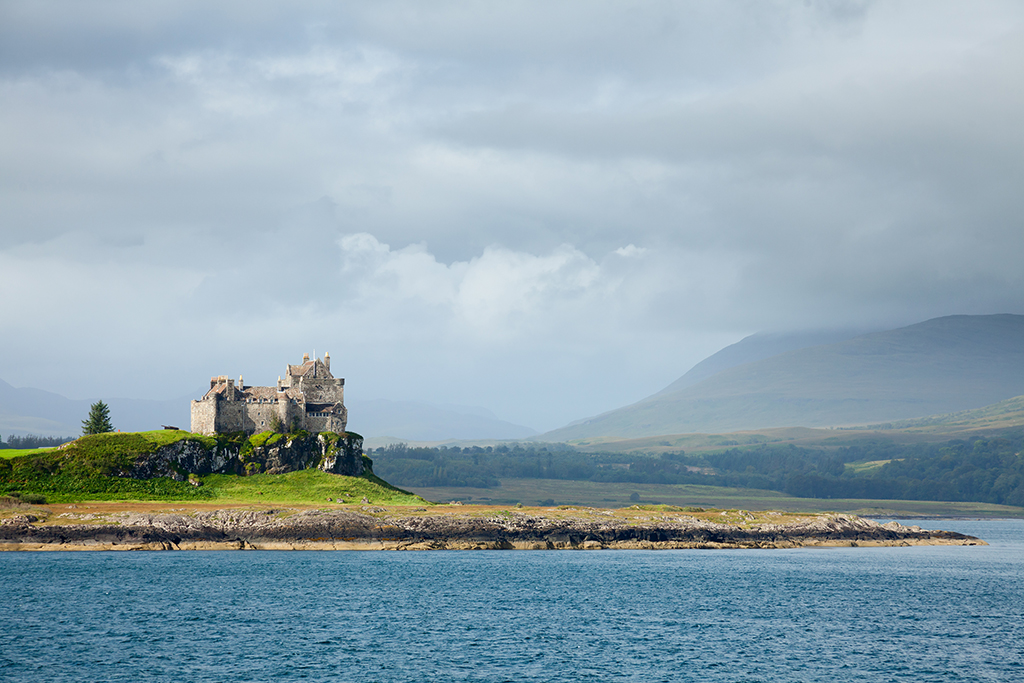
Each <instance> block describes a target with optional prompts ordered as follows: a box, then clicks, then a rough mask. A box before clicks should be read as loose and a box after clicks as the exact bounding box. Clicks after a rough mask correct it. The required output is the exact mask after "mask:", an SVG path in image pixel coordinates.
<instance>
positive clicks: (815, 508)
mask: <svg viewBox="0 0 1024 683" xmlns="http://www.w3.org/2000/svg"><path fill="white" fill-rule="evenodd" d="M411 490H412V491H413V493H416V494H419V495H420V496H423V497H424V498H426V499H427V500H432V501H435V502H448V501H453V500H458V501H461V502H463V503H473V504H485V505H515V504H516V503H522V504H523V505H542V504H546V505H551V504H554V505H586V506H591V507H605V508H619V507H627V506H629V505H633V504H635V503H640V504H648V505H651V504H666V505H677V506H680V507H688V506H695V507H706V508H720V509H743V510H787V511H792V512H825V511H832V512H849V513H854V514H859V515H866V516H873V517H889V516H902V517H989V518H999V517H1013V518H1021V517H1024V508H1018V507H1011V506H1008V505H993V504H989V503H960V502H945V501H938V502H935V501H921V500H865V499H859V500H858V499H845V500H843V499H820V498H794V497H791V496H787V495H785V494H782V493H778V492H776V491H763V490H759V489H734V488H725V487H717V486H689V485H668V484H620V483H603V482H591V481H564V480H555V479H506V480H503V481H502V486H501V487H499V488H490V489H476V488H462V487H459V488H456V487H449V488H425V487H412V488H411ZM633 494H636V495H635V497H634V495H633Z"/></svg>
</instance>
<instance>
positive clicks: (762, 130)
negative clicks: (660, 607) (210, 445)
mask: <svg viewBox="0 0 1024 683" xmlns="http://www.w3.org/2000/svg"><path fill="white" fill-rule="evenodd" d="M1021 121H1024V4H1022V3H1019V2H976V3H963V2H943V1H941V0H939V1H935V0H927V1H920V2H900V1H894V2H878V3H875V2H859V1H843V0H837V1H834V2H813V1H810V2H802V3H800V2H770V1H761V0H757V1H754V0H750V1H747V2H743V1H737V2H722V1H719V0H715V1H709V2H657V1H651V2H600V1H598V2H595V1H593V0H584V1H579V2H573V1H565V2H548V1H544V2H516V3H497V2H491V1H481V2H470V1H467V2H451V3H448V2H432V3H422V2H390V1H387V0H374V1H373V2H363V3H357V2H353V3H337V2H333V1H325V2H304V3H283V2H282V3H269V2H258V1H256V2H253V1H250V0H246V1H245V2H224V3H208V2H188V1H183V0H175V1H173V2H163V1H160V0H153V1H149V2H144V3H139V2H89V1H83V2H74V3H67V2H50V1H47V0H33V2H28V3H26V2H15V1H13V0H0V321H2V322H0V379H3V380H4V381H6V382H8V383H10V384H12V385H14V386H31V387H37V388H42V389H47V390H50V391H54V392H57V393H61V394H63V395H65V396H68V397H70V398H102V397H129V398H152V399H166V398H172V397H178V396H186V395H191V394H195V395H194V396H193V398H198V394H199V393H200V392H201V390H202V389H203V387H204V386H209V385H208V379H209V377H210V376H211V375H221V374H227V375H229V376H232V377H237V376H239V375H244V377H245V381H246V383H247V384H272V383H273V382H275V381H276V379H277V376H278V375H280V374H282V373H283V371H284V366H285V364H286V363H297V362H299V361H300V360H301V356H302V354H303V353H310V354H313V353H314V352H315V353H316V355H318V356H322V355H323V353H324V352H325V351H326V352H329V353H330V354H331V358H332V369H333V370H334V374H335V375H337V376H343V377H345V378H346V396H347V397H348V398H350V399H375V398H388V399H393V400H416V401H424V402H428V403H433V404H436V405H443V404H458V405H467V406H480V407H484V408H487V409H489V410H491V411H493V412H494V413H495V414H496V415H498V416H499V417H501V418H503V419H506V420H509V421H512V422H515V423H518V424H524V425H527V426H530V427H532V428H534V429H537V430H547V429H553V428H556V427H559V426H562V425H564V424H565V423H567V422H569V421H571V420H575V419H580V418H584V417H587V416H590V415H594V414H597V413H600V412H603V411H606V410H610V409H613V408H617V407H620V406H623V405H626V404H628V403H632V402H634V401H637V400H639V399H641V398H643V397H645V396H647V395H649V394H651V393H654V392H656V391H658V390H660V389H662V388H664V387H665V386H667V385H668V384H670V383H671V382H672V381H674V380H675V379H676V378H678V377H679V376H680V375H682V374H683V373H685V372H686V371H687V370H688V369H689V368H690V367H692V366H693V365H694V364H695V363H697V362H698V361H700V360H702V359H703V358H705V357H706V356H708V355H710V354H712V353H714V352H715V351H717V350H719V349H720V348H722V347H724V346H726V345H728V344H731V343H733V342H735V341H738V340H739V339H741V338H743V337H744V336H746V335H749V334H751V333H755V332H759V331H777V332H778V331H797V330H812V329H825V328H838V327H843V328H847V327H864V328H866V327H871V328H880V327H896V326H901V325H906V324H911V323H915V322H919V321H922V320H925V319H928V318H933V317H937V316H941V315H950V314H988V313H1024V259H1022V257H1024V191H1022V190H1024V127H1022V126H1021ZM357 423H358V416H357V415H355V414H352V415H350V424H351V426H352V427H353V428H354V429H357Z"/></svg>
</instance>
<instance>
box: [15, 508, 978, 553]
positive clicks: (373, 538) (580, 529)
mask: <svg viewBox="0 0 1024 683" xmlns="http://www.w3.org/2000/svg"><path fill="white" fill-rule="evenodd" d="M90 521H91V520H90ZM106 522H107V523H105V524H60V525H52V524H33V523H31V522H30V521H28V519H27V518H26V517H24V516H19V517H18V518H11V520H10V521H9V522H8V523H6V524H4V525H2V526H0V548H3V549H8V550H64V549H66V550H81V549H112V550H116V549H207V548H209V549H215V548H217V549H220V548H239V549H241V548H246V549H381V550H419V549H475V548H479V549H602V548H708V549H710V548H795V547H806V546H879V545H888V546H895V545H984V544H985V542H984V541H981V540H979V539H977V538H974V537H971V536H965V535H963V534H958V533H953V532H948V531H925V530H922V529H920V528H919V527H906V526H902V525H900V524H898V523H896V522H890V523H888V524H878V523H876V522H873V521H871V520H867V519H862V518H859V517H854V516H850V515H818V516H815V517H811V518H808V519H806V520H804V521H800V522H797V523H793V524H761V525H756V526H750V527H749V528H746V527H742V526H737V525H730V524H724V523H717V522H708V521H703V520H698V519H694V518H674V519H673V518H664V519H650V520H648V521H645V522H643V523H640V524H638V523H636V522H635V520H634V521H630V520H627V519H622V518H615V517H603V518H601V519H592V518H589V517H575V518H561V517H558V518H555V517H545V516H539V515H530V514H520V513H514V514H506V515H496V516H492V517H486V518H482V517H472V516H469V515H460V514H458V513H452V512H443V513H439V514H433V515H430V514H428V515H413V516H409V515H401V514H396V513H394V512H393V511H392V512H388V511H386V510H383V509H380V508H377V509H370V508H367V509H365V510H363V511H358V512H357V511H350V510H304V511H298V512H296V511H293V510H216V511H213V512H195V513H192V514H139V513H119V514H117V515H113V516H111V517H109V518H107V520H106Z"/></svg>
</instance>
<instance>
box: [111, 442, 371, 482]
mask: <svg viewBox="0 0 1024 683" xmlns="http://www.w3.org/2000/svg"><path fill="white" fill-rule="evenodd" d="M371 466H372V463H371V461H370V459H369V458H366V457H365V456H363V439H362V437H360V436H357V435H355V434H335V433H333V432H321V433H319V434H308V435H304V436H289V435H274V436H272V437H270V438H268V439H266V440H265V441H263V442H255V443H254V442H253V441H252V440H250V441H247V442H245V443H244V444H235V443H227V444H218V445H215V446H213V447H208V446H206V445H204V444H203V443H202V442H201V441H198V440H193V439H183V440H182V441H177V442H175V443H172V444H169V445H167V446H161V447H160V448H158V449H157V450H156V451H155V452H153V453H145V454H140V455H139V456H138V457H137V458H136V460H135V464H134V466H133V467H132V468H131V469H128V470H125V471H122V472H120V473H119V475H120V476H123V477H131V478H133V479H150V478H153V477H171V478H172V479H176V480H178V481H185V480H186V479H187V478H188V475H189V474H241V475H245V474H259V473H267V474H284V473H285V472H295V471H297V470H306V469H310V468H313V467H316V468H317V469H320V470H322V471H324V472H330V473H332V474H344V475H348V476H351V477H358V476H360V475H362V474H363V473H364V472H366V471H369V470H370V468H371Z"/></svg>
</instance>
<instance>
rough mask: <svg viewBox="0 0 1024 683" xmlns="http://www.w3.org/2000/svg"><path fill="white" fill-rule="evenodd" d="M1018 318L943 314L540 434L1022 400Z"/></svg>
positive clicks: (745, 426)
mask: <svg viewBox="0 0 1024 683" xmlns="http://www.w3.org/2000/svg"><path fill="white" fill-rule="evenodd" d="M1022 339H1024V316H1020V315H990V316H950V317H945V318H936V319H934V320H929V321H926V322H923V323H919V324H917V325H911V326H909V327H904V328H900V329H896V330H888V331H884V332H876V333H872V334H866V335H861V336H858V337H855V338H853V339H849V340H846V341H842V342H838V343H833V344H825V345H819V346H813V347H809V348H803V349H797V350H793V351H788V352H786V353H782V354H779V355H776V356H772V357H770V358H765V359H762V360H758V361H754V362H751V363H745V364H742V365H738V366H735V367H730V368H727V369H725V370H722V371H721V372H718V373H716V374H714V375H712V376H711V377H708V378H707V379H704V380H702V381H699V382H697V383H696V384H692V385H689V386H683V387H682V388H681V389H679V390H676V391H671V390H670V389H671V387H670V388H669V390H666V391H663V392H660V393H658V394H655V395H654V396H651V397H648V398H646V399H644V400H642V401H640V402H638V403H635V404H633V405H631V406H627V407H625V408H621V409H618V410H614V411H611V412H608V413H605V414H603V415H599V416H596V417H593V418H590V419H588V420H583V421H580V422H577V423H574V424H572V425H569V426H567V427H563V428H561V429H557V430H555V431H553V432H549V433H547V434H544V435H543V436H542V437H540V438H541V439H543V440H546V441H569V440H576V439H592V438H595V437H602V436H606V437H607V436H610V437H619V438H636V437H646V436H656V435H664V434H685V433H694V432H705V433H707V432H711V433H721V432H734V431H741V430H757V429H765V428H771V427H792V426H802V427H828V426H849V425H858V424H871V423H885V422H893V421H895V420H907V419H913V418H920V417H922V416H928V415H936V414H944V413H954V412H959V411H964V410H970V409H975V408H979V407H981V406H986V405H989V404H992V403H996V402H998V401H1002V400H1005V399H1008V398H1010V397H1013V396H1019V395H1021V394H1024V344H1022V343H1021V340H1022Z"/></svg>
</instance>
